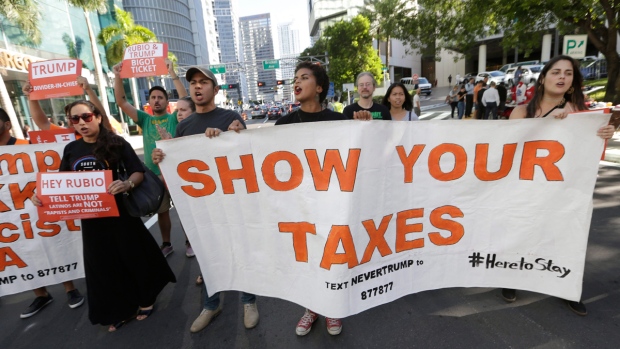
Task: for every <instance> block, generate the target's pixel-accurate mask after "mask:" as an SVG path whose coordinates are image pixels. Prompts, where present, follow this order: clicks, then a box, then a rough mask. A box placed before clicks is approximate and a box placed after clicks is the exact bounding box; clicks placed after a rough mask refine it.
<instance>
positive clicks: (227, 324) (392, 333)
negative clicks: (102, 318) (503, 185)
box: [0, 165, 620, 349]
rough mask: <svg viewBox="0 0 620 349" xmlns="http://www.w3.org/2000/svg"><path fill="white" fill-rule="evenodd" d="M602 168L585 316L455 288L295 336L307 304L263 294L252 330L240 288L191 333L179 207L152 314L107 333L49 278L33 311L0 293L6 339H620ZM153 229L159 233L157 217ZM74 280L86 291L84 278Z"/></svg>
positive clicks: (321, 343)
mask: <svg viewBox="0 0 620 349" xmlns="http://www.w3.org/2000/svg"><path fill="white" fill-rule="evenodd" d="M599 174H600V176H599V180H598V183H597V186H596V190H595V195H594V214H593V219H592V227H591V231H590V239H589V244H588V252H587V258H586V266H585V277H584V288H583V290H584V291H583V300H584V302H585V303H586V304H587V306H588V311H589V315H588V316H586V317H579V316H577V315H575V314H573V313H572V312H571V311H570V310H569V309H568V308H567V307H566V305H565V303H564V302H563V301H561V300H559V299H557V298H554V297H549V296H546V295H543V294H536V293H532V292H519V293H518V300H517V301H516V302H515V303H512V304H506V303H505V302H504V301H503V300H502V298H501V297H500V291H499V290H498V289H491V288H451V289H441V290H434V291H426V292H421V293H418V294H413V295H409V296H406V297H403V298H401V299H399V300H396V301H394V302H392V303H389V304H386V305H383V306H380V307H377V308H374V309H370V310H368V311H365V312H363V313H361V314H358V315H355V316H351V317H349V318H346V319H344V321H343V323H344V328H343V331H342V333H341V334H340V335H339V336H330V335H329V334H328V333H327V331H326V330H325V320H324V319H323V318H321V319H320V320H319V321H318V322H317V323H315V325H314V328H313V330H312V332H310V333H309V334H308V335H307V336H305V337H298V336H296V335H295V325H296V323H297V321H298V320H299V318H300V317H301V315H302V314H303V311H304V309H303V308H302V307H301V306H298V305H296V304H293V303H290V302H288V301H283V300H279V299H274V298H269V297H261V296H259V297H258V309H259V312H260V314H261V318H260V322H259V324H258V326H257V327H256V328H254V329H251V330H246V329H245V328H244V326H243V310H242V305H241V303H240V300H239V293H238V292H226V293H225V294H224V300H223V301H224V311H223V312H222V314H221V315H220V316H219V317H218V318H216V319H215V320H214V322H213V323H212V324H211V325H209V326H208V327H207V328H206V329H205V330H203V331H202V332H199V333H197V334H191V333H190V332H189V328H190V326H191V324H192V322H193V321H194V319H195V318H196V316H198V314H199V313H200V310H201V301H202V296H201V289H200V287H197V286H196V285H195V284H194V281H195V279H196V276H197V275H198V274H199V267H198V263H197V262H196V260H195V258H194V259H190V258H187V257H185V255H184V246H183V243H184V237H183V234H182V230H181V226H180V224H179V219H178V216H177V213H176V211H175V210H173V211H172V220H173V228H172V229H173V230H172V231H173V240H172V242H173V245H174V246H175V248H176V251H175V253H173V254H172V255H170V256H169V257H168V262H169V263H170V266H171V268H172V270H173V271H174V272H175V274H176V276H177V280H178V282H177V283H176V284H170V285H168V286H167V287H166V288H165V289H164V290H163V292H162V293H161V294H160V296H159V298H158V300H157V303H156V305H155V307H156V311H155V313H154V314H153V315H152V316H151V317H149V318H148V319H147V320H145V321H143V322H138V321H133V322H130V323H129V324H127V325H126V326H125V327H123V328H121V329H120V330H119V331H118V332H116V333H107V331H106V328H104V327H100V326H93V325H91V324H90V323H89V321H88V308H87V306H86V305H84V306H82V307H80V308H77V309H70V308H69V307H68V306H67V303H66V300H65V295H64V292H63V288H62V286H61V285H55V286H50V287H48V290H49V292H50V293H51V294H52V295H53V296H54V297H55V301H54V302H53V303H51V304H50V305H49V306H47V308H45V309H44V310H43V311H41V312H40V313H39V314H37V315H35V316H33V317H32V318H29V319H25V320H22V319H20V318H19V314H20V313H21V312H22V311H23V310H24V309H25V308H26V307H27V306H28V305H29V304H30V302H31V301H32V300H33V298H34V297H33V294H32V292H24V293H21V294H16V295H11V296H6V297H2V299H0V313H1V314H2V316H1V317H0V348H2V349H7V348H11V349H13V348H15V349H17V348H28V349H37V348H414V347H420V348H511V347H514V348H531V347H538V348H617V347H618V343H620V330H619V328H620V283H619V282H620V263H618V258H619V257H620V234H619V233H618V231H619V226H620V180H619V178H620V167H617V166H609V165H602V166H601V169H600V172H599ZM150 230H151V232H152V233H153V236H154V237H155V239H156V240H157V241H160V240H161V239H160V233H159V230H158V228H157V224H155V225H154V226H153V227H152V228H151V229H150ZM127 233H131V232H127ZM266 281H268V280H266ZM76 285H77V287H78V288H79V289H81V290H82V291H85V283H84V280H77V281H76Z"/></svg>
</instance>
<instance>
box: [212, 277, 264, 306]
mask: <svg viewBox="0 0 620 349" xmlns="http://www.w3.org/2000/svg"><path fill="white" fill-rule="evenodd" d="M202 292H203V294H204V297H205V302H204V305H203V308H204V309H207V310H215V309H217V307H218V306H219V305H220V293H219V292H218V293H216V294H214V295H212V296H211V297H209V296H208V293H207V283H206V282H203V283H202ZM241 303H243V304H252V303H256V296H255V295H253V294H251V293H245V292H241Z"/></svg>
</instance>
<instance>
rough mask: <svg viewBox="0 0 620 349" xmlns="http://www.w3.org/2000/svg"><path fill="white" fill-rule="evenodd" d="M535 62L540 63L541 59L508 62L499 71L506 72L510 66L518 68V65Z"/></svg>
mask: <svg viewBox="0 0 620 349" xmlns="http://www.w3.org/2000/svg"><path fill="white" fill-rule="evenodd" d="M534 64H540V61H539V60H533V61H525V62H517V63H508V64H504V65H503V66H502V67H501V68H499V71H501V72H504V73H506V72H508V69H510V68H516V67H517V66H524V65H534Z"/></svg>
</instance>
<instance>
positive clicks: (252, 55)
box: [239, 13, 282, 101]
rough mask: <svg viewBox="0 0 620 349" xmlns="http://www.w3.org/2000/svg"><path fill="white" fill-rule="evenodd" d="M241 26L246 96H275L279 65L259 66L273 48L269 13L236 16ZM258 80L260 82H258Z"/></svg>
mask: <svg viewBox="0 0 620 349" xmlns="http://www.w3.org/2000/svg"><path fill="white" fill-rule="evenodd" d="M239 27H240V29H241V48H242V57H243V61H244V62H245V67H246V78H247V83H248V97H249V98H250V100H253V101H257V100H267V101H269V100H277V99H279V98H281V96H282V94H281V91H280V90H279V89H278V88H277V80H278V79H279V75H280V74H279V73H280V72H279V69H273V70H265V69H263V61H265V60H273V59H274V58H275V51H274V45H273V36H272V31H271V15H270V14H269V13H263V14H260V15H254V16H247V17H241V18H239ZM259 82H261V83H262V85H263V86H260V87H259V86H258V84H259Z"/></svg>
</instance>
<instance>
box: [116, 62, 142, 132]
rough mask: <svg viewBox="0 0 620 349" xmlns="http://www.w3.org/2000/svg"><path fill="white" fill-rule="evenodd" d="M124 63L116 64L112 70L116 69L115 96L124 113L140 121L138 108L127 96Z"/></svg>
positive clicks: (135, 120)
mask: <svg viewBox="0 0 620 349" xmlns="http://www.w3.org/2000/svg"><path fill="white" fill-rule="evenodd" d="M122 64H123V63H119V64H117V65H115V66H114V67H113V68H112V70H113V71H114V98H116V104H117V105H118V107H119V108H121V110H122V111H123V113H125V114H127V115H129V117H130V118H131V119H132V120H133V121H134V122H136V123H137V122H138V109H136V107H134V106H133V105H131V104H130V103H129V102H127V97H126V96H125V88H124V87H123V79H122V78H121V75H120V74H121V67H122Z"/></svg>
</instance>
